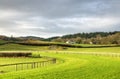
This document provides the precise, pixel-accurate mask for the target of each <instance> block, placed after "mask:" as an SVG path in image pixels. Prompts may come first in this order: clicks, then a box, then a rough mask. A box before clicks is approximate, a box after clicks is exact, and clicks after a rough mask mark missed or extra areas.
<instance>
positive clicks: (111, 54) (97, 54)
mask: <svg viewBox="0 0 120 79" xmlns="http://www.w3.org/2000/svg"><path fill="white" fill-rule="evenodd" d="M56 54H80V55H94V56H110V57H120V54H119V53H95V52H94V53H91V52H90V53H87V52H56Z"/></svg>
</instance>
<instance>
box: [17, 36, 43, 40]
mask: <svg viewBox="0 0 120 79" xmlns="http://www.w3.org/2000/svg"><path fill="white" fill-rule="evenodd" d="M19 38H20V39H23V40H28V39H31V40H44V38H41V37H36V36H26V37H19Z"/></svg>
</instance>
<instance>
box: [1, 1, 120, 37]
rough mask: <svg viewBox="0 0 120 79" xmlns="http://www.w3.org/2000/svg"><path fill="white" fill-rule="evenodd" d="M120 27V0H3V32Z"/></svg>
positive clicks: (46, 33) (50, 32) (38, 33)
mask: <svg viewBox="0 0 120 79" xmlns="http://www.w3.org/2000/svg"><path fill="white" fill-rule="evenodd" d="M96 31H120V0H0V35H7V36H10V35H13V36H27V35H28V36H40V37H51V36H58V35H65V34H72V33H78V32H96Z"/></svg>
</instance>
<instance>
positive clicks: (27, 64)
mask: <svg viewBox="0 0 120 79" xmlns="http://www.w3.org/2000/svg"><path fill="white" fill-rule="evenodd" d="M45 58H48V59H49V60H45V61H38V62H25V63H14V64H3V65H0V68H2V67H3V68H4V67H13V70H11V71H19V70H28V69H35V68H40V67H44V66H47V65H50V64H55V63H56V61H57V60H56V58H50V57H45ZM0 73H5V71H4V70H0Z"/></svg>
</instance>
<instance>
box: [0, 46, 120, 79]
mask: <svg viewBox="0 0 120 79" xmlns="http://www.w3.org/2000/svg"><path fill="white" fill-rule="evenodd" d="M0 50H1V51H4V50H5V51H6V50H7V51H11V50H12V51H16V50H17V51H24V50H25V51H29V50H32V51H39V52H33V53H34V54H40V55H41V56H49V57H53V58H57V59H58V60H59V62H58V63H56V64H53V65H50V66H46V67H41V68H37V69H29V70H22V71H17V72H15V71H13V72H9V73H5V74H0V79H120V75H119V74H120V71H119V70H120V57H106V56H93V55H84V54H82V55H81V54H62V53H54V52H57V51H59V50H49V49H48V47H39V46H23V45H17V44H8V45H2V46H0ZM60 51H61V52H68V53H69V52H88V53H89V52H96V53H103V52H106V53H120V47H105V48H68V49H67V50H60ZM8 60H9V61H10V59H9V58H8V59H6V58H1V60H0V61H1V62H0V63H12V61H13V60H14V61H13V63H15V62H19V61H21V60H22V61H25V60H28V61H29V59H20V60H19V58H18V59H11V62H9V61H8ZM30 61H31V60H30ZM32 61H35V60H34V59H33V60H32Z"/></svg>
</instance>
